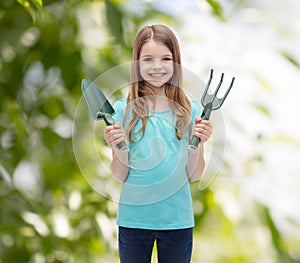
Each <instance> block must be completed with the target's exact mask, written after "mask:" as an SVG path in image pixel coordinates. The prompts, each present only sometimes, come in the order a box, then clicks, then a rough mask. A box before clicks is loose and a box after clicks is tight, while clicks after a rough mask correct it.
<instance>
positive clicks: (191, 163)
mask: <svg viewBox="0 0 300 263" xmlns="http://www.w3.org/2000/svg"><path fill="white" fill-rule="evenodd" d="M204 168H205V160H204V147H203V144H200V145H199V146H198V147H197V149H196V150H195V151H191V152H189V156H188V162H187V166H186V169H187V174H188V177H189V180H190V182H195V181H197V180H199V179H200V178H201V176H202V174H203V171H204Z"/></svg>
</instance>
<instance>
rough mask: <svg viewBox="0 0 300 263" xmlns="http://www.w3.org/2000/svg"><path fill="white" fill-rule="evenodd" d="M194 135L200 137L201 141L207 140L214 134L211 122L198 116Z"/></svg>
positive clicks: (194, 126) (193, 130)
mask: <svg viewBox="0 0 300 263" xmlns="http://www.w3.org/2000/svg"><path fill="white" fill-rule="evenodd" d="M193 135H195V136H196V137H198V138H200V143H204V142H206V141H207V140H208V139H209V138H210V136H211V135H212V126H211V124H210V122H209V121H207V120H202V119H201V118H200V117H196V119H195V123H194V125H193V129H192V134H191V137H192V136H193Z"/></svg>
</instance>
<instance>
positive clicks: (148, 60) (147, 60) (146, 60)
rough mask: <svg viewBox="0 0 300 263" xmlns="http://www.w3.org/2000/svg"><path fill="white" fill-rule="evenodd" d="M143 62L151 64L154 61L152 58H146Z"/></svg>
mask: <svg viewBox="0 0 300 263" xmlns="http://www.w3.org/2000/svg"><path fill="white" fill-rule="evenodd" d="M143 61H145V62H150V61H152V59H151V58H144V59H143Z"/></svg>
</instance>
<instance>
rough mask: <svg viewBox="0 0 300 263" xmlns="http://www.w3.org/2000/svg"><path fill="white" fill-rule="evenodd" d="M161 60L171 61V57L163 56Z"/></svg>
mask: <svg viewBox="0 0 300 263" xmlns="http://www.w3.org/2000/svg"><path fill="white" fill-rule="evenodd" d="M163 61H172V58H170V57H165V58H163Z"/></svg>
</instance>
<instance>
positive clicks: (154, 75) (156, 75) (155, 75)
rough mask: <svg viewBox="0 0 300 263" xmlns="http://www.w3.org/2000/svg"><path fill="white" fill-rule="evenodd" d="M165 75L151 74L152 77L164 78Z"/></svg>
mask: <svg viewBox="0 0 300 263" xmlns="http://www.w3.org/2000/svg"><path fill="white" fill-rule="evenodd" d="M164 75H165V74H164V73H155V74H150V76H151V77H162V76H164Z"/></svg>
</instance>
